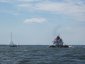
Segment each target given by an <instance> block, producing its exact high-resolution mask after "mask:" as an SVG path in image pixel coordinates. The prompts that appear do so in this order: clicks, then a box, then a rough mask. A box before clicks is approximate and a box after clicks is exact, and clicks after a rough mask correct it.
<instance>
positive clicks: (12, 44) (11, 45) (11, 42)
mask: <svg viewBox="0 0 85 64" xmlns="http://www.w3.org/2000/svg"><path fill="white" fill-rule="evenodd" d="M9 46H10V47H17V45H15V44H14V43H13V40H12V32H11V40H10V45H9Z"/></svg>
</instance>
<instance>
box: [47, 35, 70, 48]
mask: <svg viewBox="0 0 85 64" xmlns="http://www.w3.org/2000/svg"><path fill="white" fill-rule="evenodd" d="M49 47H52V48H69V46H68V45H64V42H63V40H62V38H61V37H60V36H59V35H58V36H57V37H56V38H55V39H54V41H53V45H50V46H49Z"/></svg>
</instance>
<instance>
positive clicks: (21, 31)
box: [0, 0, 85, 45]
mask: <svg viewBox="0 0 85 64" xmlns="http://www.w3.org/2000/svg"><path fill="white" fill-rule="evenodd" d="M11 32H12V34H13V42H14V43H15V44H19V45H51V44H52V43H53V42H52V41H53V40H54V39H55V37H56V36H57V35H60V37H61V38H62V39H63V41H64V44H68V45H85V0H0V44H9V43H10V34H11Z"/></svg>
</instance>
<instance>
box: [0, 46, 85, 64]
mask: <svg viewBox="0 0 85 64" xmlns="http://www.w3.org/2000/svg"><path fill="white" fill-rule="evenodd" d="M0 64H85V46H72V47H71V48H49V46H44V45H42V46H41V45H29V46H27V45H26V46H25V45H22V46H18V47H9V46H3V45H1V46H0Z"/></svg>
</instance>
